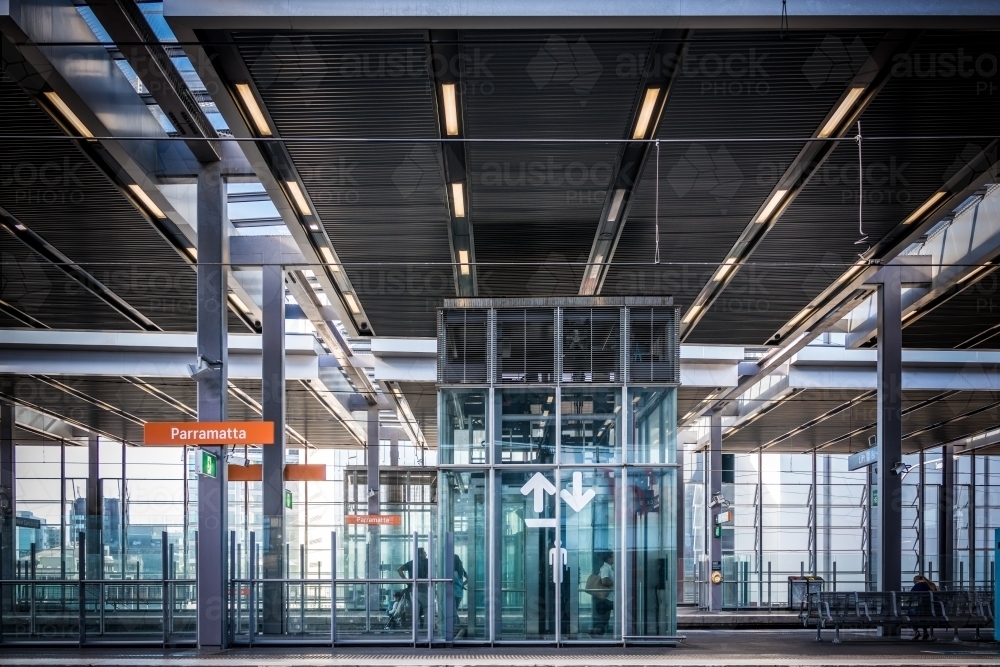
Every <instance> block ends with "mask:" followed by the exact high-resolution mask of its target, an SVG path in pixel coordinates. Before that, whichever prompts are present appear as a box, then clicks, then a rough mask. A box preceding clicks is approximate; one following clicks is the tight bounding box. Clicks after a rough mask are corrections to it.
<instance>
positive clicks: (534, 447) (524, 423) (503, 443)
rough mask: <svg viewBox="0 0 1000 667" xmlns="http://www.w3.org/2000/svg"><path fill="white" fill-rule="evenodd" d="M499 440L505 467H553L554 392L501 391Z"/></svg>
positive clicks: (552, 390) (498, 408)
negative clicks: (523, 465)
mask: <svg viewBox="0 0 1000 667" xmlns="http://www.w3.org/2000/svg"><path fill="white" fill-rule="evenodd" d="M496 396H497V402H498V404H499V405H498V406H497V409H496V414H497V415H499V417H500V419H499V420H498V423H497V440H498V441H499V442H500V447H501V461H503V462H504V463H553V462H554V460H555V451H556V433H555V421H556V405H555V399H556V394H555V390H554V389H498V390H496Z"/></svg>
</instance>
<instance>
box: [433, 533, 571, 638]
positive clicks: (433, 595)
mask: <svg viewBox="0 0 1000 667" xmlns="http://www.w3.org/2000/svg"><path fill="white" fill-rule="evenodd" d="M557 546H558V545H557ZM433 580H434V533H433V531H430V532H428V533H427V609H426V611H425V613H424V617H425V618H426V619H427V647H428V648H430V646H431V644H432V642H433V641H434V584H433V583H432V581H433Z"/></svg>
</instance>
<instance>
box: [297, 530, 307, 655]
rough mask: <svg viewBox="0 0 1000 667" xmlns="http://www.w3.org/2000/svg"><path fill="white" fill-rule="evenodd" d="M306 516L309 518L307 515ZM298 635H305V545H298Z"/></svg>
mask: <svg viewBox="0 0 1000 667" xmlns="http://www.w3.org/2000/svg"><path fill="white" fill-rule="evenodd" d="M306 516H309V515H308V514H307V515H306ZM299 579H301V580H302V583H301V584H299V633H301V634H303V635H304V634H305V633H306V582H305V579H306V545H304V544H300V545H299Z"/></svg>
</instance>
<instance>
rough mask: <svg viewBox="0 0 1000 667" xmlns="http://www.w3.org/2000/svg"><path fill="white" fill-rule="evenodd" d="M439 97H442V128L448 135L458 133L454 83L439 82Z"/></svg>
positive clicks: (451, 135) (452, 135)
mask: <svg viewBox="0 0 1000 667" xmlns="http://www.w3.org/2000/svg"><path fill="white" fill-rule="evenodd" d="M441 97H443V98H444V128H445V132H447V133H448V136H449V137H454V136H456V135H458V101H457V100H456V99H455V84H453V83H443V84H441Z"/></svg>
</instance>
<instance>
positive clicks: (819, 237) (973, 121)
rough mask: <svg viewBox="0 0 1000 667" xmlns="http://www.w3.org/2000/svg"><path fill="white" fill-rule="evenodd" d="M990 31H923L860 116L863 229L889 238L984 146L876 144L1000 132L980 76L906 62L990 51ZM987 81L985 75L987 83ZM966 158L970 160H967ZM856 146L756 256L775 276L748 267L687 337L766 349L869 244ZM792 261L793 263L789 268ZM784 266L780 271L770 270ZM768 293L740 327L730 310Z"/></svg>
mask: <svg viewBox="0 0 1000 667" xmlns="http://www.w3.org/2000/svg"><path fill="white" fill-rule="evenodd" d="M992 44H993V42H992V40H991V39H987V38H986V37H985V36H982V35H962V36H956V35H934V34H928V35H924V36H923V37H922V38H921V39H920V41H919V43H918V44H917V46H916V47H915V49H914V51H913V53H912V54H910V55H909V60H905V59H898V60H897V68H896V69H895V70H894V71H895V72H896V73H897V75H896V76H893V77H892V78H891V79H890V80H889V81H888V82H887V83H886V85H885V87H884V88H883V89H882V92H881V93H880V94H879V95H878V97H876V98H875V100H874V101H873V103H872V104H871V105H870V106H869V108H868V109H867V110H866V112H865V113H864V115H863V117H862V118H861V125H862V129H863V135H864V136H867V137H869V139H870V141H868V142H866V143H864V144H863V147H862V148H863V161H864V165H865V167H864V174H865V176H864V181H863V186H864V188H863V189H864V200H863V203H864V232H865V234H867V235H868V236H869V238H870V239H873V240H877V239H881V238H882V237H883V236H884V235H885V234H886V233H887V232H888V231H889V230H891V229H892V228H893V227H895V226H896V225H897V224H899V223H900V222H902V220H903V219H904V218H906V216H907V215H909V213H910V212H912V211H913V210H914V209H916V208H917V207H918V206H919V205H920V204H921V203H922V202H924V201H925V200H926V199H927V198H928V197H929V196H930V195H931V194H933V193H934V192H935V191H937V189H938V188H940V187H941V186H942V185H943V184H944V183H945V182H946V181H947V180H948V179H949V178H951V177H952V176H953V175H954V174H955V173H956V171H957V170H958V168H959V166H960V165H962V164H963V163H964V161H968V160H969V159H971V157H973V156H974V155H975V154H976V153H977V152H978V151H979V150H981V149H982V145H985V143H986V142H985V141H983V142H980V144H981V145H978V148H977V147H976V146H977V145H976V144H974V143H973V142H970V141H969V140H967V139H948V140H940V139H919V140H917V139H914V140H876V138H877V137H898V136H906V135H910V136H914V137H932V136H948V135H952V136H954V135H991V136H995V135H996V134H997V133H998V132H1000V114H997V113H996V111H997V105H996V101H995V100H992V99H990V98H989V97H988V96H983V95H982V94H978V93H977V87H976V80H975V79H976V77H975V75H974V76H973V77H962V76H956V75H952V76H945V75H944V71H942V70H937V69H933V68H932V69H931V70H929V72H930V75H928V76H920V75H918V73H917V72H916V70H913V71H912V72H911V71H908V70H907V69H905V68H903V67H902V65H905V64H906V63H907V62H910V63H911V64H916V63H921V62H922V63H923V66H927V67H929V66H930V63H931V58H932V56H934V55H935V54H941V53H958V49H964V52H966V53H969V54H980V53H984V52H986V53H990V52H992V49H993V46H992ZM979 78H980V79H981V78H982V77H979ZM963 156H968V157H964V158H963ZM857 160H858V154H857V146H856V145H855V144H854V142H845V143H843V144H841V145H840V147H838V149H837V150H836V151H835V152H834V154H833V155H832V156H831V157H830V159H829V160H828V161H827V162H826V163H825V164H824V165H823V168H822V169H821V170H820V172H819V173H818V174H816V175H815V176H814V177H813V178H812V180H810V182H809V184H808V185H807V186H806V188H805V190H804V191H803V192H802V193H801V194H800V195H799V196H798V197H797V198H796V199H795V201H794V202H793V203H792V204H791V205H790V206H789V208H788V209H787V210H786V211H785V213H784V214H783V215H782V217H781V218H780V220H779V221H778V223H777V224H776V225H775V226H774V228H772V229H771V231H770V232H769V234H768V236H767V237H766V238H765V240H764V241H763V242H762V243H761V245H760V246H759V247H758V249H757V251H756V252H755V253H754V255H753V256H752V261H754V262H757V263H759V264H761V265H763V266H766V267H768V268H766V269H765V268H759V269H758V271H759V272H767V273H772V274H773V275H772V276H771V277H770V278H768V279H767V280H765V281H763V282H762V283H761V281H759V280H758V279H756V278H754V277H752V276H751V277H750V278H744V277H743V271H741V272H740V274H739V275H738V276H737V277H736V279H735V280H734V281H733V282H732V283H731V284H730V287H729V288H728V289H727V290H726V291H725V293H723V296H722V298H721V299H720V302H719V303H717V304H716V306H713V307H712V308H711V309H710V310H709V312H708V314H707V315H706V316H705V318H704V319H703V320H702V322H701V324H699V326H698V327H697V328H696V329H695V331H694V333H693V335H692V336H691V337H690V338H689V339H688V340H689V341H690V342H693V343H694V342H697V343H757V344H760V343H764V342H765V341H766V340H767V339H768V338H769V337H770V336H771V335H772V334H773V333H774V332H775V331H776V330H777V329H779V328H780V327H781V326H782V325H783V324H784V323H785V322H787V321H788V320H789V319H790V318H791V317H793V316H794V315H795V314H796V313H798V312H799V310H800V309H801V308H802V307H803V306H805V305H806V304H807V303H808V302H809V300H810V299H812V298H813V297H814V296H815V295H816V294H818V293H819V292H820V291H822V289H823V288H825V287H826V286H827V285H828V284H829V283H830V282H831V281H832V279H833V278H835V277H836V276H839V275H840V274H841V273H842V272H843V268H841V270H840V271H837V270H836V265H838V264H839V265H841V267H846V265H847V264H848V263H850V262H853V261H854V260H855V259H857V253H859V252H862V251H864V250H865V249H866V248H867V245H866V244H864V243H862V244H860V245H858V244H856V243H855V241H857V240H858V239H859V238H860V236H861V235H860V233H859V231H858V169H857ZM789 264H793V265H794V267H793V266H789ZM771 266H776V267H781V268H780V270H772V269H770V268H769V267H771ZM755 284H762V285H763V287H765V288H766V294H764V295H763V300H764V302H765V303H766V305H767V307H766V308H764V307H758V308H757V309H756V310H755V311H754V312H753V313H752V316H753V317H752V324H751V325H750V326H749V327H748V326H746V322H747V320H746V319H743V320H740V321H739V322H737V321H736V320H734V318H733V315H732V313H731V312H729V311H728V310H727V304H728V302H729V301H730V300H739V299H741V298H742V297H744V295H746V294H747V291H748V290H749V289H752V287H753V285H755Z"/></svg>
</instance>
